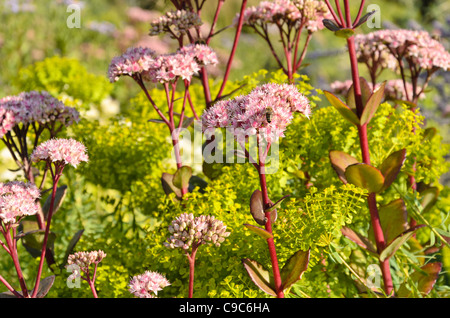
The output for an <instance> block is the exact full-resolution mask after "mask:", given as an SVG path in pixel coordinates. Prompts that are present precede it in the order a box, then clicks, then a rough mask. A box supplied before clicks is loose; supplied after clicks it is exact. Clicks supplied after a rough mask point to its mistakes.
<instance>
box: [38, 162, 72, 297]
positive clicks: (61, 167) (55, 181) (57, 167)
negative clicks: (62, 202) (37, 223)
mask: <svg viewBox="0 0 450 318" xmlns="http://www.w3.org/2000/svg"><path fill="white" fill-rule="evenodd" d="M63 170H64V165H57V164H56V165H55V172H54V174H53V175H52V176H53V189H52V194H51V199H50V208H49V210H48V216H47V226H46V228H45V234H44V241H43V243H42V252H41V259H40V261H39V268H38V273H37V276H36V284H35V286H34V291H33V294H32V296H31V297H32V298H35V297H36V294H37V292H38V290H39V283H40V280H41V275H42V268H43V265H44V259H45V254H46V251H47V241H48V235H49V233H50V223H51V220H52V216H53V210H54V205H55V197H56V189H57V188H58V181H59V178H60V177H61V175H62V172H63Z"/></svg>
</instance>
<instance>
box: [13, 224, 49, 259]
mask: <svg viewBox="0 0 450 318" xmlns="http://www.w3.org/2000/svg"><path fill="white" fill-rule="evenodd" d="M44 236H45V230H33V231H30V232H27V233H24V234H23V235H22V236H21V238H22V244H23V246H24V247H25V249H26V250H27V251H28V252H29V253H30V254H31V256H33V257H34V258H36V257H39V256H41V252H42V246H43V243H44ZM55 240H56V234H55V233H53V232H50V233H48V239H47V251H48V250H51V251H52V250H53V245H54V243H55Z"/></svg>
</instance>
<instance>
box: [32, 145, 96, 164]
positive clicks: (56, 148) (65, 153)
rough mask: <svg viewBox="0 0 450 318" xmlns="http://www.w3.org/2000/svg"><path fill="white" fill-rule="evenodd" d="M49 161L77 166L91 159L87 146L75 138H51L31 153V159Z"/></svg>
mask: <svg viewBox="0 0 450 318" xmlns="http://www.w3.org/2000/svg"><path fill="white" fill-rule="evenodd" d="M41 160H42V161H48V162H53V163H55V164H56V163H59V164H64V165H68V164H70V165H72V166H73V167H75V168H76V167H77V165H78V164H80V163H81V162H82V161H85V162H87V161H88V160H89V157H88V154H87V152H86V147H85V146H84V145H83V144H82V143H81V142H78V141H76V140H74V139H58V138H55V139H50V140H47V141H46V142H44V143H42V144H40V145H39V146H37V147H36V149H35V150H34V151H33V153H32V154H31V161H33V162H39V161H41Z"/></svg>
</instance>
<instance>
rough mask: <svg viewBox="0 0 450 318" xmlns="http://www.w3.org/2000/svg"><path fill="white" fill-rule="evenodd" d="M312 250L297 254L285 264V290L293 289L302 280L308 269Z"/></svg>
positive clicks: (282, 275) (283, 284)
mask: <svg viewBox="0 0 450 318" xmlns="http://www.w3.org/2000/svg"><path fill="white" fill-rule="evenodd" d="M309 256H310V250H309V249H308V250H307V251H302V250H299V251H297V252H295V253H294V254H293V255H292V256H291V257H290V258H289V259H288V260H287V261H286V263H285V264H284V266H283V268H282V269H281V272H280V275H281V284H282V288H283V290H284V289H286V288H289V287H291V286H292V285H293V284H295V283H296V282H297V281H299V280H300V279H301V278H302V275H303V273H304V272H306V270H307V269H308V264H309Z"/></svg>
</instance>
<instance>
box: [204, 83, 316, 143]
mask: <svg viewBox="0 0 450 318" xmlns="http://www.w3.org/2000/svg"><path fill="white" fill-rule="evenodd" d="M268 111H270V112H271V120H270V122H269V121H268V120H267V112H268ZM294 112H300V113H302V114H303V115H305V116H306V117H309V115H310V114H311V108H310V105H309V101H308V99H307V98H306V97H305V96H304V95H303V94H301V93H300V92H299V91H298V89H297V88H296V87H295V86H294V85H289V84H265V85H262V86H259V87H257V88H255V89H254V90H253V91H251V92H250V94H248V95H246V96H238V97H236V98H234V99H230V100H226V101H220V102H218V103H216V104H214V106H213V107H211V108H209V109H207V110H206V111H205V112H204V113H203V115H202V118H201V120H202V128H203V131H205V132H206V131H207V130H208V129H210V128H232V129H233V133H234V134H235V135H236V136H237V137H239V136H241V135H242V136H250V135H257V136H258V137H259V138H263V139H264V140H266V141H267V142H272V141H275V140H277V139H278V138H279V137H283V136H284V131H285V130H286V128H287V126H288V125H289V124H290V122H291V121H292V119H293V113H294Z"/></svg>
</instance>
